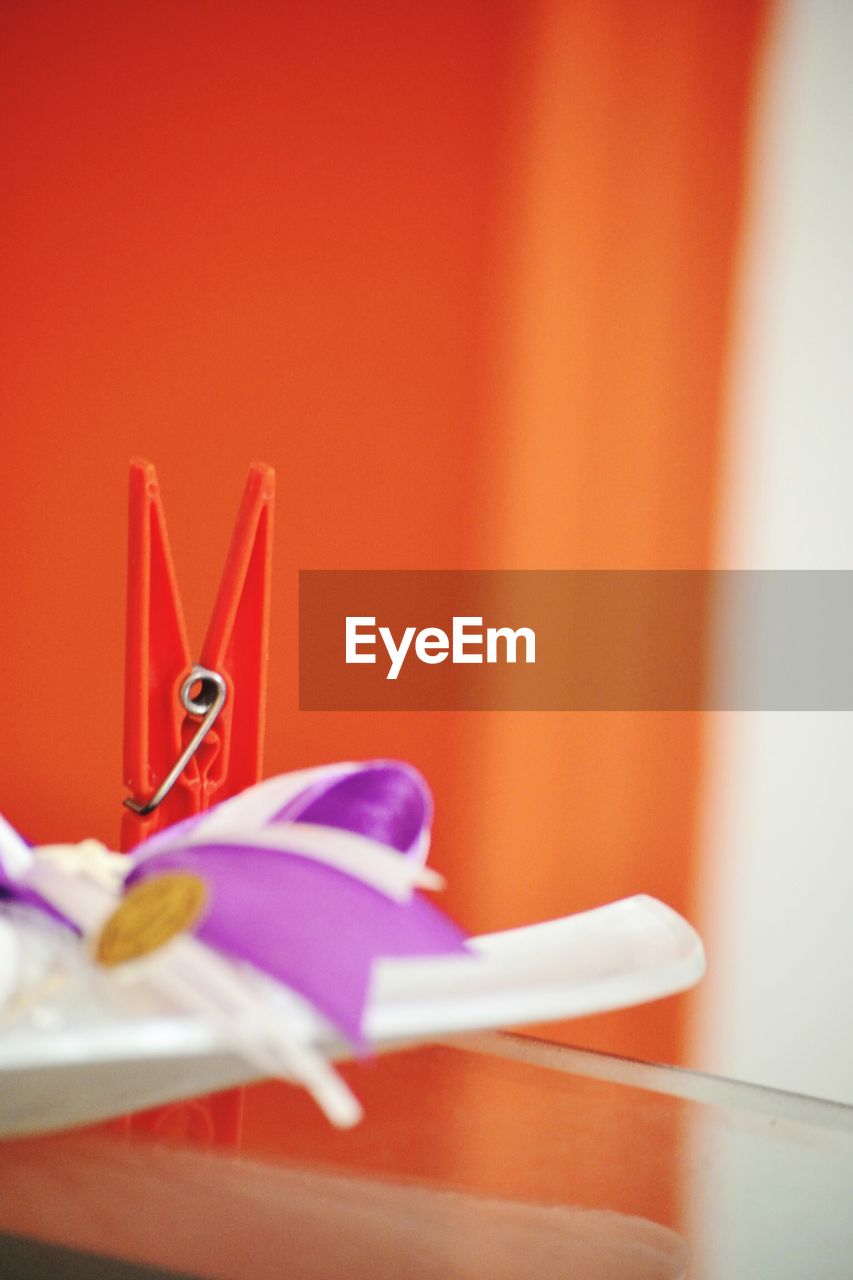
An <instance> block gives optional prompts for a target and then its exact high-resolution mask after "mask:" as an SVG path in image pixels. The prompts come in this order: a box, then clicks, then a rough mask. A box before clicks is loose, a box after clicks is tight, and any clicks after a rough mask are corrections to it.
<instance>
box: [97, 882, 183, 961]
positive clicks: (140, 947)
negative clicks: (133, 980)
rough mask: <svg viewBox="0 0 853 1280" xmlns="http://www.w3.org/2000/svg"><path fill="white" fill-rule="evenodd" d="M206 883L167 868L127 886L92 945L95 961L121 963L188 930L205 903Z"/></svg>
mask: <svg viewBox="0 0 853 1280" xmlns="http://www.w3.org/2000/svg"><path fill="white" fill-rule="evenodd" d="M207 899H208V892H207V885H206V884H205V882H204V880H202V878H201V876H197V875H193V874H192V873H191V872H188V871H167V872H164V874H163V875H160V876H152V877H151V878H150V879H149V880H143V881H142V882H141V883H140V884H136V885H134V886H133V888H131V889H129V890H128V891H127V893H126V894H125V896H124V898H123V899H122V901H121V903H120V904H119V906H118V907H116V909H115V911H114V912H113V913H112V915H111V916H110V917H109V919H108V920H107V922H106V924H105V925H104V927H103V928H102V929H101V932H100V934H99V936H98V940H97V942H96V944H95V959H96V960H97V962H98V964H103V965H116V964H124V962H125V961H127V960H136V959H138V957H139V956H145V955H148V953H149V952H150V951H156V950H157V948H158V947H162V946H163V945H164V944H165V943H167V942H168V941H169V939H170V938H174V936H175V935H176V934H178V933H182V932H183V931H184V930H185V929H191V928H192V926H193V925H194V924H195V923H196V922H197V921H198V919H199V918H200V916H201V915H202V912H203V911H204V909H205V907H206V906H207Z"/></svg>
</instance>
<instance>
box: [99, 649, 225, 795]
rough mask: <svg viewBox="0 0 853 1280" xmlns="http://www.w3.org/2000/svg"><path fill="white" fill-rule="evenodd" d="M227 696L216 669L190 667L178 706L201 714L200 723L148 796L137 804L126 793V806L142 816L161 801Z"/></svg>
mask: <svg viewBox="0 0 853 1280" xmlns="http://www.w3.org/2000/svg"><path fill="white" fill-rule="evenodd" d="M196 685H198V686H199V688H198V692H197V693H196V694H195V696H193V692H192V691H193V689H194V688H195V686H196ZM227 696H228V689H227V686H226V684H225V681H224V679H223V678H222V676H221V675H220V674H219V672H218V671H211V670H210V668H208V667H200V666H195V667H193V669H192V671H191V672H190V673H189V675H188V676H187V678H186V680H185V681H184V682H183V684H182V685H181V693H180V698H181V705H182V706H183V708H184V710H185V711H186V712H187V713H188V714H189V715H191V716H201V717H202V721H201V724H200V725H199V727H198V729H197V730H196V732H195V733H194V734H193V737H192V739H191V740H190V741H189V742H188V743H187V745H186V747H185V748H184V750H183V751H182V752H181V754H180V756H179V757H178V759H177V760H176V761H175V763H174V764H173V765H172V768H171V769H170V770H169V772H168V774H167V775H166V777H165V778H164V779H163V781H162V782H161V783H160V786H159V787H158V788H157V790H156V791H155V792H154V795H153V796H152V797H151V799H150V800H146V801H145V802H144V803H140V802H139V801H138V800H134V799H133V797H132V796H128V797H127V798H126V799H125V801H124V803H125V805H126V806H127V808H128V809H132V810H133V812H134V813H137V814H139V816H140V817H141V818H144V817H146V816H147V814H149V813H153V812H154V810H155V809H156V808H157V807H158V805H161V804H162V803H163V801H164V800H165V799H166V796H167V795H168V794H169V792H170V791H171V790H172V787H173V786H174V785H175V783H176V782H177V781H178V778H180V776H181V774H182V773H183V771H184V769H185V768H186V767H187V765H188V764H189V762H190V760H192V758H193V756H194V755H195V753H196V752H197V751H198V749H199V747H200V746H201V744H202V742H203V741H204V739H205V738H206V736H207V734H208V732H209V730H210V729H211V727H212V726H213V722H214V721H215V720H216V717H217V716H218V715H219V713H220V711H221V710H222V708H223V707H224V706H225V699H226V697H227Z"/></svg>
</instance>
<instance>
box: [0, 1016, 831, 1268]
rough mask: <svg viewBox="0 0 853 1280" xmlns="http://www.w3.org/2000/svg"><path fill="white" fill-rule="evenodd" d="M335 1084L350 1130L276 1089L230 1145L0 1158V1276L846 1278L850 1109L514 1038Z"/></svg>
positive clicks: (250, 1111)
mask: <svg viewBox="0 0 853 1280" xmlns="http://www.w3.org/2000/svg"><path fill="white" fill-rule="evenodd" d="M344 1071H345V1074H346V1076H347V1077H348V1079H349V1080H350V1082H351V1084H352V1085H353V1087H354V1089H355V1090H356V1092H357V1093H358V1095H359V1097H360V1098H361V1100H362V1101H363V1103H364V1106H365V1112H366V1117H365V1119H364V1121H363V1122H362V1124H361V1125H360V1126H358V1127H357V1128H356V1129H354V1130H352V1131H349V1132H346V1133H341V1132H338V1131H335V1130H333V1129H331V1128H330V1127H329V1126H328V1125H327V1124H326V1122H325V1121H324V1119H323V1118H322V1116H321V1115H320V1114H319V1113H317V1112H315V1110H314V1108H313V1104H312V1103H311V1102H310V1100H309V1099H308V1098H307V1096H305V1095H304V1094H302V1093H300V1092H299V1091H298V1090H297V1089H295V1088H292V1087H290V1086H287V1085H283V1084H278V1083H271V1082H267V1083H262V1084H258V1085H253V1086H250V1087H249V1088H247V1089H246V1090H245V1095H244V1116H243V1137H242V1141H241V1144H240V1146H239V1149H235V1148H230V1149H229V1148H226V1147H222V1146H216V1145H213V1144H211V1143H210V1142H209V1141H206V1140H205V1130H204V1112H203V1109H202V1108H201V1107H199V1106H197V1104H194V1103H192V1102H190V1103H188V1104H183V1105H181V1106H179V1107H178V1108H177V1109H176V1110H174V1111H173V1113H172V1121H171V1123H169V1124H167V1125H165V1126H164V1133H163V1134H161V1136H159V1137H154V1136H150V1135H145V1134H139V1133H136V1132H132V1133H131V1132H129V1131H128V1130H127V1128H126V1126H122V1125H112V1126H106V1127H104V1126H102V1127H100V1128H99V1129H96V1130H91V1129H90V1130H86V1131H77V1132H74V1133H64V1134H57V1135H52V1136H41V1137H36V1138H29V1139H15V1140H13V1141H7V1142H4V1143H0V1232H2V1233H3V1234H2V1235H0V1275H2V1276H3V1277H4V1280H5V1278H6V1277H7V1276H8V1277H15V1278H19V1277H20V1278H23V1277H30V1276H50V1277H56V1278H57V1280H64V1278H65V1277H74V1278H75V1280H76V1278H77V1277H80V1278H81V1280H82V1278H83V1277H88V1276H93V1277H94V1276H115V1277H118V1278H119V1280H120V1278H121V1277H127V1280H130V1277H142V1276H152V1275H162V1274H164V1273H165V1274H175V1273H177V1274H181V1275H191V1276H198V1277H202V1276H203V1277H217V1278H221V1280H238V1278H239V1280H242V1277H249V1276H250V1277H260V1278H262V1280H263V1278H266V1277H270V1278H272V1277H276V1278H278V1277H292V1278H293V1280H307V1278H309V1277H310V1278H311V1280H319V1278H320V1277H332V1276H334V1277H354V1278H355V1280H359V1278H361V1277H365V1278H366V1277H386V1276H406V1277H412V1278H413V1280H425V1278H426V1277H435V1278H436V1280H437V1278H438V1277H461V1278H463V1280H467V1278H469V1277H471V1278H473V1277H483V1278H486V1277H487V1278H488V1280H503V1278H504V1277H506V1278H507V1280H509V1277H513V1278H523V1277H528V1276H536V1277H539V1280H544V1278H545V1277H552V1276H572V1277H577V1278H579V1280H587V1278H588V1280H602V1278H604V1277H614V1278H615V1277H619V1278H620V1280H622V1278H626V1280H630V1278H634V1277H637V1278H643V1280H645V1278H651V1277H658V1278H660V1280H663V1278H667V1280H670V1278H674V1277H679V1276H690V1277H696V1278H697V1280H718V1278H719V1280H723V1278H725V1280H731V1278H734V1277H738V1278H741V1277H744V1278H748V1280H760V1278H762V1277H765V1276H766V1277H774V1278H775V1280H780V1278H786V1277H790V1278H791V1280H794V1278H795V1277H796V1280H807V1278H814V1280H823V1278H824V1277H826V1278H827V1280H829V1278H830V1277H831V1278H832V1280H844V1278H846V1277H853V1108H849V1107H845V1106H841V1105H836V1104H833V1103H830V1102H823V1101H820V1100H817V1099H812V1098H804V1097H799V1096H796V1095H792V1094H785V1093H781V1092H777V1091H774V1090H767V1089H761V1088H758V1087H755V1086H751V1085H746V1084H739V1083H735V1082H732V1081H727V1080H720V1079H716V1078H713V1077H710V1076H703V1075H701V1074H698V1073H694V1072H690V1071H684V1070H680V1069H676V1068H672V1067H662V1066H654V1065H650V1064H645V1063H640V1062H634V1061H630V1060H626V1059H620V1058H614V1057H610V1056H608V1055H604V1054H597V1053H592V1052H588V1051H585V1050H580V1049H572V1048H567V1047H564V1046H558V1045H552V1044H549V1043H545V1042H543V1041H540V1040H535V1039H531V1038H529V1037H524V1036H516V1035H503V1034H484V1035H477V1036H472V1037H467V1038H465V1039H464V1040H458V1041H448V1042H446V1043H442V1044H438V1045H429V1046H423V1047H419V1048H414V1049H409V1050H407V1051H405V1052H402V1053H395V1054H388V1055H385V1056H382V1057H380V1058H377V1059H375V1060H372V1061H369V1062H364V1063H356V1064H351V1065H350V1066H348V1067H346V1068H345V1069H344Z"/></svg>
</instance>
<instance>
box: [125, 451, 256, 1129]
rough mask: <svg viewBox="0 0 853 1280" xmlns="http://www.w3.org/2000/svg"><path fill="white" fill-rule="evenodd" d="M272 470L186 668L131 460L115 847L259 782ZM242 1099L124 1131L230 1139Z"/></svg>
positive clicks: (173, 584)
mask: <svg viewBox="0 0 853 1280" xmlns="http://www.w3.org/2000/svg"><path fill="white" fill-rule="evenodd" d="M274 494H275V472H274V471H273V469H272V468H271V467H268V466H265V465H264V464H262V463H254V464H253V465H252V467H251V469H250V471H249V476H248V479H247V481H246V487H245V489H244V491H243V501H242V503H241V505H240V511H239V514H238V516H237V523H236V525H235V527H234V533H233V535H232V538H231V546H230V548H229V551H228V558H227V560H226V562H225V570H224V572H223V575H222V580H221V582H220V585H219V594H218V595H217V598H216V604H215V606H214V609H213V614H212V617H211V620H210V625H209V627H208V631H207V636H206V637H205V641H204V644H203V646H202V649H201V657H200V660H199V663H198V664H196V663H194V661H193V657H192V653H191V651H190V648H189V644H188V641H187V634H186V627H185V625H184V616H183V610H182V608H181V602H180V596H179V594H178V587H177V579H176V577H175V569H174V565H173V563H172V555H171V552H170V550H169V540H168V536H167V534H166V520H165V516H164V514H163V506H162V502H161V499H160V486H159V484H158V481H157V473H156V471H155V470H154V467H153V466H152V464H151V463H150V462H145V461H143V460H141V459H134V460H133V461H132V462H131V464H130V537H129V548H128V585H127V663H126V671H125V713H124V780H125V783H126V785H127V787H128V788H129V790H130V796H129V797H128V798H127V799H126V800H125V805H126V806H127V809H126V811H125V814H124V819H123V822H122V831H121V847H122V849H123V850H128V849H132V848H133V847H134V846H135V845H137V844H139V842H140V841H141V840H144V839H146V838H147V837H148V836H151V835H153V834H154V832H155V831H158V830H160V829H161V828H163V827H166V826H169V825H171V824H172V823H173V822H178V821H180V820H181V819H182V818H188V817H191V816H192V815H193V814H196V813H200V812H202V811H203V810H205V809H207V808H209V807H210V805H212V804H216V803H218V802H219V801H220V800H225V799H227V797H228V796H231V795H235V794H236V793H237V792H239V791H242V790H243V789H244V788H245V787H248V786H251V785H253V784H254V783H255V782H258V781H259V780H260V776H261V765H262V751H263V735H264V714H265V708H266V670H267V649H268V635H269V596H270V568H271V563H272V517H273V500H274ZM241 1099H242V1092H241V1091H240V1090H230V1091H229V1092H227V1093H224V1094H217V1095H214V1096H213V1097H211V1098H206V1099H202V1100H196V1101H194V1102H191V1103H187V1104H178V1105H177V1106H170V1107H167V1108H161V1109H158V1110H156V1111H153V1112H146V1113H144V1115H142V1116H139V1117H134V1120H133V1123H134V1126H136V1125H138V1126H139V1127H142V1128H145V1129H148V1130H151V1129H153V1130H155V1131H156V1132H159V1133H170V1134H172V1133H189V1134H192V1135H193V1136H198V1137H207V1138H209V1139H210V1140H211V1141H215V1142H221V1143H236V1142H237V1141H238V1140H239V1133H240V1114H241Z"/></svg>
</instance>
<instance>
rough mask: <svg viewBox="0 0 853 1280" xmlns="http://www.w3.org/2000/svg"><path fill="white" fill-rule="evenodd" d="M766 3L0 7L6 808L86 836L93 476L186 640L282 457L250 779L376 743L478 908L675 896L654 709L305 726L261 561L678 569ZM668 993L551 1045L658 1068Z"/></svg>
mask: <svg viewBox="0 0 853 1280" xmlns="http://www.w3.org/2000/svg"><path fill="white" fill-rule="evenodd" d="M761 8H762V5H761V3H760V0H747V2H744V0H725V2H724V3H722V4H720V3H711V0H672V3H670V2H669V0H655V2H654V3H650V4H647V5H642V6H638V5H633V4H630V3H627V2H626V0H602V2H600V3H597V2H593V0H585V2H580V0H579V2H578V3H562V4H559V3H553V2H552V3H545V2H544V0H543V2H541V3H536V4H513V3H508V2H506V0H481V2H479V3H475V2H474V0H462V2H457V3H439V4H432V5H422V6H416V5H411V4H400V5H394V4H390V3H385V4H374V3H367V4H358V5H351V4H345V3H330V2H328V0H327V2H326V3H312V4H310V5H309V4H303V3H299V4H281V3H274V2H271V0H270V2H266V3H265V2H262V0H251V2H248V3H243V4H239V5H237V4H230V3H218V4H217V3H212V2H210V0H205V2H204V3H201V2H200V0H184V3H182V4H180V5H158V4H135V5H127V4H114V3H86V2H84V0H81V2H79V3H68V4H64V5H55V4H50V3H45V2H44V0H31V2H30V3H28V4H7V5H5V6H3V7H2V8H0V50H2V53H0V57H1V58H2V63H3V65H2V76H0V111H2V115H3V118H4V120H5V121H6V122H7V123H6V128H5V130H4V142H3V156H2V166H3V185H4V198H3V200H2V202H0V233H2V241H3V244H4V247H5V251H4V254H3V265H2V294H3V313H2V320H0V323H2V332H0V351H2V387H3V392H2V396H3V430H2V439H1V440H0V465H2V477H3V501H2V503H0V547H2V557H0V599H2V600H3V601H5V602H7V607H6V608H5V609H4V610H3V614H2V620H0V670H2V672H3V677H4V690H3V694H2V732H0V778H2V787H0V806H2V808H3V809H4V811H5V812H6V813H7V814H8V815H9V817H10V818H11V819H12V820H13V821H15V822H17V823H18V824H19V825H20V826H21V827H22V829H23V830H24V831H25V832H26V833H27V834H29V835H30V836H31V837H32V838H34V839H37V840H48V839H57V838H78V837H81V836H83V835H84V834H88V833H94V834H97V835H99V836H101V837H103V838H106V839H115V838H116V835H117V830H118V821H119V813H120V801H121V794H122V792H121V785H120V780H121V700H122V664H123V626H124V617H123V613H124V555H125V546H124V537H125V502H126V496H125V473H126V465H127V460H128V458H129V457H130V456H131V455H132V454H138V453H141V454H144V455H147V456H149V457H150V458H151V459H152V460H153V461H155V463H156V464H157V466H158V470H159V474H160V479H161V482H162V486H163V490H164V498H165V503H166V510H167V517H168V522H169V528H170V533H171V536H172V543H173V550H174V553H175V558H176V562H177V568H178V574H179V578H180V584H181V590H182V593H183V596H184V601H185V605H186V610H187V614H188V620H189V623H190V629H191V637H192V638H194V640H195V642H196V643H200V641H201V637H202V635H203V631H204V626H205V623H206V620H207V613H208V611H209V609H210V606H211V604H212V600H213V595H214V591H215V586H216V583H217V580H218V577H219V573H220V569H221V565H222V560H223V557H224V553H225V548H226V545H227V540H228V535H229V532H230V528H231V524H232V521H233V518H234V514H235V511H236V507H237V503H238V500H239V494H240V489H241V486H242V481H243V476H244V473H245V469H246V466H247V464H248V462H249V461H250V459H251V458H252V457H260V458H262V459H263V460H265V461H268V462H271V463H272V464H274V465H275V466H276V468H277V470H278V477H279V485H278V492H279V507H278V514H277V523H276V540H277V541H276V552H275V554H276V562H275V568H274V579H275V587H274V599H273V619H272V628H273V637H272V639H273V644H272V662H271V675H270V697H269V708H270V720H269V727H268V750H267V759H266V768H267V772H269V773H271V772H276V771H280V770H283V769H287V768H290V767H294V766H297V765H303V764H307V763H313V762H319V761H322V760H325V759H329V758H333V757H334V758H342V757H351V756H355V757H359V756H369V755H374V754H385V755H399V756H402V757H404V758H407V759H411V760H412V761H413V762H414V763H416V764H417V765H418V766H419V767H421V768H422V769H423V770H424V772H425V773H426V774H427V776H428V777H429V779H430V781H431V782H432V784H433V787H434V789H435V791H436V794H437V799H438V820H437V827H436V845H435V848H436V852H435V860H436V863H437V865H439V866H441V867H442V868H443V869H444V870H446V871H447V872H448V873H449V875H450V878H451V888H450V890H449V893H448V898H447V902H448V905H449V906H450V908H451V909H453V910H454V911H455V912H456V914H457V915H458V916H459V917H460V918H461V919H463V921H464V922H465V923H467V924H468V925H469V926H470V927H472V928H496V927H500V926H502V925H508V924H512V923H515V922H518V921H521V920H522V919H528V918H529V919H532V918H535V917H537V916H539V915H548V914H557V913H560V912H563V911H569V910H573V909H578V908H580V907H584V906H588V905H592V904H594V903H596V902H600V901H604V900H606V899H608V898H611V897H615V896H618V895H620V894H622V893H630V892H634V891H636V890H639V889H641V888H645V889H648V890H650V891H653V892H656V893H659V894H660V895H661V896H663V897H666V898H668V899H669V900H670V901H672V902H673V903H674V905H676V906H680V907H686V906H687V905H688V904H689V900H690V885H691V874H692V859H693V856H694V855H693V822H694V810H695V798H696V790H697V785H698V781H699V771H700V763H701V762H700V756H699V745H698V744H699V739H698V726H697V724H696V723H695V721H693V720H691V719H690V718H687V717H681V718H679V717H669V718H667V717H663V716H654V717H652V716H650V717H646V718H638V717H633V718H628V717H619V716H599V717H591V716H578V717H571V716H566V717H563V716H559V717H558V716H549V717H541V716H524V717H520V716H509V715H507V716H497V715H487V716H468V717H466V716H464V715H461V714H460V715H438V714H431V715H428V716H426V715H425V716H420V717H418V716H411V715H402V714H401V715H379V714H377V715H358V716H354V715H325V714H319V713H317V714H307V713H306V714H300V713H299V712H298V710H297V705H296V656H297V655H296V571H297V569H299V568H308V567H344V568H346V567H353V568H370V567H375V568H392V567H394V568H396V567H401V568H402V567H440V568H455V567H472V566H477V565H483V566H487V567H507V568H510V567H525V566H529V567H576V566H579V567H587V566H597V567H611V566H620V567H625V566H628V567H644V566H656V567H660V566H669V565H678V566H688V567H693V566H699V565H701V564H704V563H705V562H706V559H707V555H708V547H709V540H710V529H711V524H712V516H713V500H714V474H715V458H716V452H717V431H718V416H719V415H718V406H719V397H720V388H721V381H722V376H723V357H724V348H725V336H726V323H727V310H728V306H729V297H730V280H731V271H732V263H733V254H734V251H735V242H736V233H737V223H738V211H739V204H740V200H739V197H740V189H741V185H742V159H743V150H744V139H745V132H746V113H747V103H748V92H749V77H750V72H751V65H752V60H753V56H754V51H755V46H756V43H757V38H758V20H759V17H760V11H761ZM679 1008H680V1006H679V1005H678V1004H674V1003H668V1004H666V1005H662V1006H660V1008H658V1009H655V1010H650V1011H642V1012H639V1013H637V1014H629V1015H625V1016H620V1018H619V1019H608V1020H605V1021H604V1022H602V1023H601V1025H600V1026H599V1027H598V1028H592V1027H590V1028H584V1029H579V1028H578V1027H576V1026H575V1027H570V1028H568V1030H567V1031H566V1033H565V1034H566V1035H567V1036H568V1037H569V1038H571V1039H575V1040H577V1039H578V1038H579V1037H582V1036H583V1037H586V1038H588V1039H590V1040H591V1041H592V1042H594V1043H597V1044H600V1045H605V1046H607V1047H610V1048H613V1049H617V1050H620V1051H622V1052H628V1053H643V1054H649V1055H650V1056H652V1057H657V1058H672V1057H674V1056H677V1054H678V1052H679V1043H680V1030H681V1021H680V1018H681V1014H680V1012H679Z"/></svg>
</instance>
